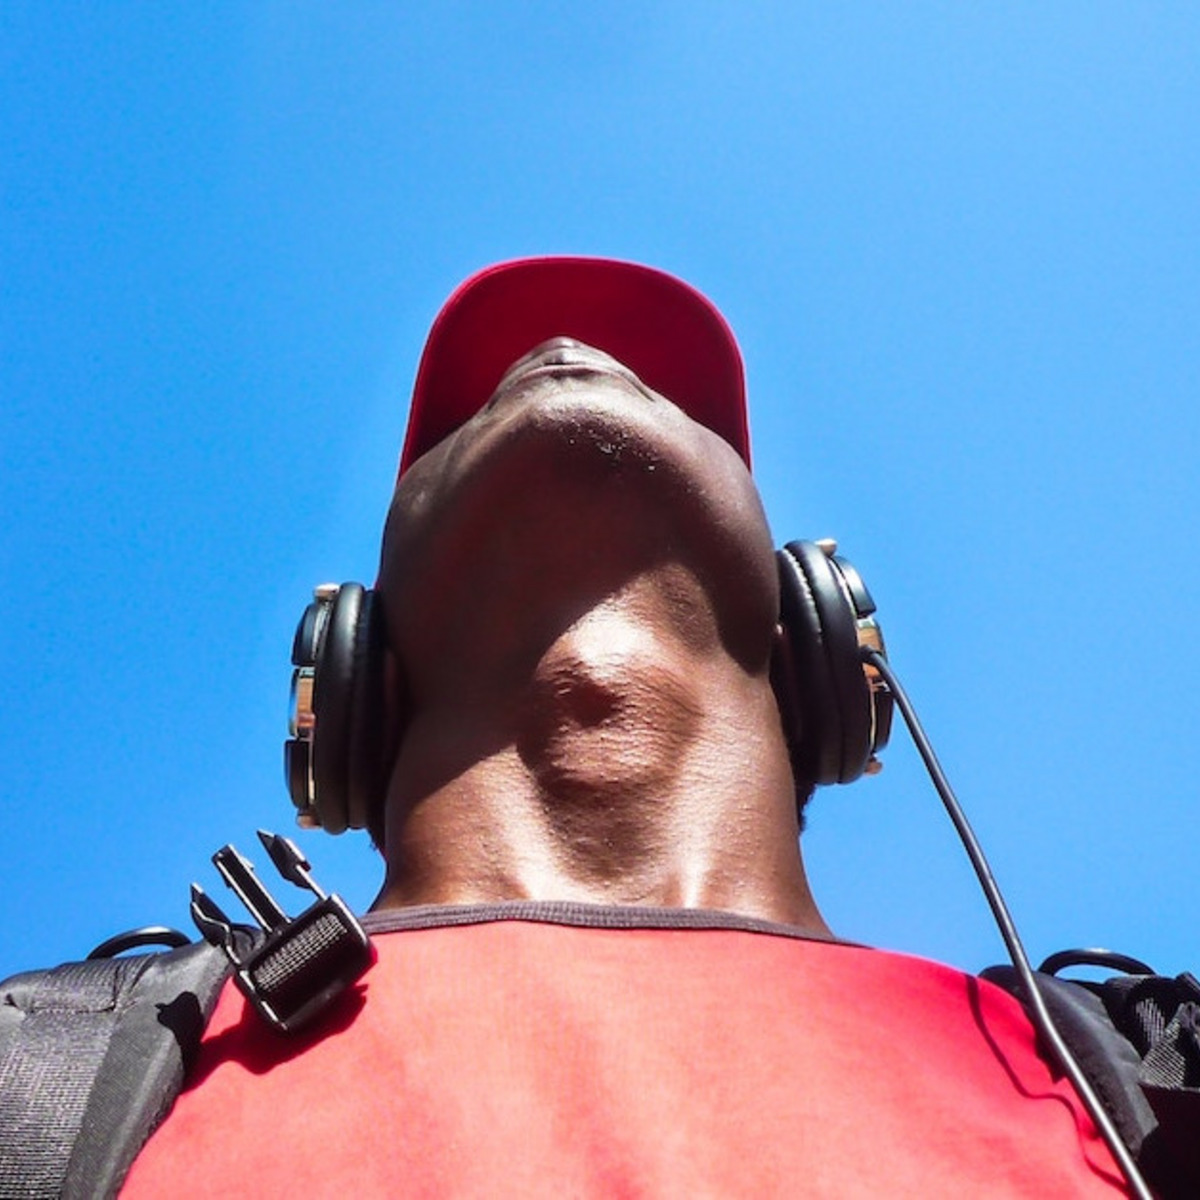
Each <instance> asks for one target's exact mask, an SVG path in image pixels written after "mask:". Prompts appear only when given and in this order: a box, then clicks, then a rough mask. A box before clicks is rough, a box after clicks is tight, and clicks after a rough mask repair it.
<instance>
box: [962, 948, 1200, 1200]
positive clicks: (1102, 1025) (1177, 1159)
mask: <svg viewBox="0 0 1200 1200" xmlns="http://www.w3.org/2000/svg"><path fill="white" fill-rule="evenodd" d="M1047 961H1048V962H1049V961H1050V960H1047ZM1036 974H1037V982H1038V987H1039V990H1040V991H1041V994H1042V998H1043V1000H1044V1001H1045V1003H1046V1007H1047V1008H1048V1009H1049V1010H1050V1014H1051V1016H1052V1017H1053V1018H1054V1023H1055V1025H1056V1026H1057V1028H1058V1031H1059V1033H1060V1034H1061V1035H1062V1038H1063V1040H1064V1041H1065V1042H1066V1043H1067V1045H1068V1046H1069V1047H1070V1049H1071V1052H1072V1053H1073V1054H1074V1056H1075V1058H1076V1060H1077V1061H1078V1062H1079V1065H1080V1067H1081V1068H1082V1069H1083V1072H1084V1074H1086V1075H1087V1077H1088V1079H1089V1080H1090V1081H1091V1084H1092V1086H1093V1087H1094V1088H1095V1089H1096V1092H1097V1094H1098V1095H1099V1097H1100V1100H1101V1102H1102V1103H1103V1105H1104V1107H1105V1108H1106V1109H1107V1110H1108V1112H1109V1114H1110V1116H1111V1117H1112V1118H1113V1121H1114V1122H1115V1123H1116V1126H1117V1130H1118V1132H1119V1133H1120V1135H1121V1138H1122V1140H1123V1141H1124V1142H1125V1145H1126V1146H1128V1147H1129V1150H1130V1152H1131V1153H1132V1154H1133V1156H1134V1159H1135V1160H1136V1162H1137V1164H1138V1166H1139V1167H1140V1168H1141V1170H1142V1171H1143V1173H1144V1174H1145V1176H1146V1179H1147V1180H1148V1181H1149V1182H1150V1184H1151V1185H1153V1187H1154V1189H1155V1191H1156V1192H1157V1193H1158V1194H1159V1195H1161V1196H1162V1197H1164V1198H1169V1200H1174V1198H1176V1197H1179V1198H1183V1197H1194V1196H1196V1195H1200V1154H1198V1153H1197V1145H1196V1143H1197V1138H1196V1130H1197V1128H1200V1089H1198V1088H1197V1087H1196V1086H1195V1083H1196V1079H1195V1075H1194V1068H1189V1070H1188V1071H1185V1070H1184V1068H1183V1067H1182V1066H1179V1065H1178V1064H1179V1063H1180V1062H1182V1061H1183V1059H1184V1055H1185V1054H1186V1052H1187V1039H1188V1032H1189V1030H1193V1031H1194V1030H1195V1029H1196V1028H1197V1027H1198V1024H1197V1022H1196V1016H1197V1014H1200V1006H1197V1005H1195V1004H1193V1003H1192V1001H1191V995H1190V994H1189V992H1190V989H1189V987H1188V985H1187V982H1186V981H1187V980H1190V979H1191V977H1190V976H1187V977H1185V976H1181V977H1180V978H1179V979H1178V980H1176V979H1168V978H1164V977H1163V976H1159V975H1138V976H1135V977H1132V978H1129V979H1125V978H1121V977H1116V978H1113V979H1110V980H1108V981H1106V982H1104V983H1100V984H1097V983H1090V982H1072V981H1069V980H1065V979H1059V978H1057V977H1056V976H1055V975H1052V974H1048V973H1047V972H1046V971H1044V970H1043V971H1038V972H1036ZM981 975H982V977H983V978H984V979H986V980H988V981H989V982H991V983H994V984H997V985H998V986H999V987H1002V988H1003V989H1004V990H1005V991H1007V992H1010V993H1011V994H1012V995H1014V996H1015V997H1016V998H1017V999H1018V1000H1020V1001H1021V1002H1022V1004H1025V998H1024V996H1023V994H1022V988H1021V983H1020V979H1019V977H1018V975H1017V973H1016V971H1015V970H1013V968H1012V967H1008V966H1000V967H988V968H987V969H986V970H985V971H983V972H981ZM1193 982H1194V981H1193ZM1123 1008H1124V1009H1125V1010H1126V1011H1127V1012H1128V1014H1129V1015H1128V1018H1127V1017H1126V1014H1125V1012H1122V1011H1121V1010H1122V1009H1123ZM1135 1011H1136V1013H1137V1014H1138V1016H1139V1018H1140V1019H1141V1022H1142V1027H1141V1028H1139V1029H1135V1028H1134V1027H1133V1025H1132V1017H1133V1014H1134V1012H1135ZM1181 1026H1182V1033H1181ZM1192 1044H1193V1045H1194V1046H1200V1043H1198V1042H1196V1039H1195V1037H1194V1036H1193V1037H1192ZM1181 1046H1182V1047H1183V1049H1182V1050H1180V1049H1179V1047H1181ZM1168 1050H1169V1051H1170V1056H1169V1061H1170V1069H1169V1070H1168V1071H1164V1070H1162V1069H1159V1068H1157V1066H1156V1064H1157V1060H1159V1059H1161V1058H1163V1057H1164V1055H1166V1054H1167V1052H1168ZM1190 1061H1192V1062H1195V1061H1196V1060H1195V1059H1193V1060H1190Z"/></svg>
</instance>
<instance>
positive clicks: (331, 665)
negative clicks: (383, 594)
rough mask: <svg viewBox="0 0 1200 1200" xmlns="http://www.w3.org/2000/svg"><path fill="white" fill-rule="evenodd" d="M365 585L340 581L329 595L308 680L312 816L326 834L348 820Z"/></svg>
mask: <svg viewBox="0 0 1200 1200" xmlns="http://www.w3.org/2000/svg"><path fill="white" fill-rule="evenodd" d="M364 594H365V590H364V588H363V587H362V585H361V584H357V583H345V584H343V585H342V586H341V588H340V589H339V590H338V594H337V595H336V596H335V597H334V600H333V605H332V607H331V608H330V612H329V617H328V619H327V621H326V625H325V633H324V637H323V639H322V644H321V650H320V655H319V660H318V665H317V671H316V678H315V679H314V681H313V714H314V717H315V719H316V730H315V736H314V738H313V748H312V756H313V761H312V769H313V791H314V793H315V797H316V809H317V816H318V817H319V819H320V822H321V826H322V828H323V829H325V830H327V831H328V832H329V833H341V832H342V831H343V830H344V829H345V828H346V825H347V822H348V820H349V816H350V813H349V779H350V756H351V748H352V747H351V743H352V740H353V720H354V669H355V660H356V657H357V654H356V647H357V643H358V636H359V631H358V625H359V617H360V615H361V612H362V605H363V596H364Z"/></svg>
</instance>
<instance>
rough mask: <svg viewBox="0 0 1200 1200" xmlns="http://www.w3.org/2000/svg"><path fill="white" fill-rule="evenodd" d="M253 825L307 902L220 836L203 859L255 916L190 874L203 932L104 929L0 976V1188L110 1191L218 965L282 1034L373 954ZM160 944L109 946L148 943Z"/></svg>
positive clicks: (165, 1095) (350, 919) (285, 845)
mask: <svg viewBox="0 0 1200 1200" xmlns="http://www.w3.org/2000/svg"><path fill="white" fill-rule="evenodd" d="M259 837H260V838H261V839H262V841H263V844H264V846H265V847H266V848H267V851H268V853H269V854H270V855H271V859H272V861H273V862H274V864H275V865H276V867H277V868H278V869H279V870H280V873H281V874H282V875H283V876H284V878H286V879H288V880H289V881H291V882H292V883H295V884H297V885H298V886H300V887H303V888H306V889H307V890H309V891H310V892H313V893H315V895H316V897H317V901H316V903H315V904H313V905H311V906H310V907H309V908H308V909H307V910H305V911H304V912H303V913H301V914H300V916H298V917H296V918H295V919H293V918H290V917H288V915H287V914H286V913H285V912H284V911H283V909H282V908H280V907H279V905H278V904H277V903H276V902H275V900H274V898H273V897H272V896H271V895H270V893H269V892H268V891H267V890H266V888H264V887H263V885H262V884H261V883H260V882H259V881H258V879H257V877H256V876H255V875H254V869H253V866H252V865H251V863H250V862H249V860H247V859H245V858H243V857H242V855H240V854H239V853H238V852H237V850H235V849H234V847H233V846H225V847H223V848H222V849H221V850H219V851H218V852H217V853H216V854H215V855H214V856H213V861H214V863H215V864H216V866H217V869H218V871H220V873H221V875H222V876H223V877H224V878H225V881H226V882H227V883H228V884H229V885H230V887H231V888H232V889H233V890H234V892H235V893H236V894H237V895H238V897H239V898H240V899H241V900H242V901H243V903H244V904H245V905H246V907H247V909H248V910H249V911H250V913H251V915H252V916H253V917H254V919H255V920H256V922H257V923H258V926H259V927H258V928H253V927H251V926H247V925H235V924H234V923H233V922H232V921H230V920H229V918H228V917H227V916H226V915H225V914H224V912H222V911H221V909H220V907H219V906H218V905H217V904H216V903H215V901H213V900H211V899H210V898H209V897H208V896H206V895H205V894H204V892H203V891H202V890H201V889H200V888H199V887H197V886H196V885H195V884H193V885H192V905H191V907H192V916H193V919H194V920H195V921H196V924H197V926H198V927H199V928H200V930H201V932H202V933H203V934H204V936H205V938H206V939H207V940H206V941H203V942H199V943H197V944H190V943H188V939H187V937H186V936H184V935H183V934H182V933H179V932H178V931H176V930H171V929H166V928H164V927H162V926H150V927H147V928H145V929H139V930H132V931H131V932H129V933H127V934H120V935H118V936H117V937H114V938H110V939H109V940H108V941H106V942H104V943H103V944H102V945H100V946H97V947H96V949H95V950H93V951H92V953H91V954H90V955H89V956H88V958H87V960H86V961H84V962H77V963H65V964H63V965H62V966H59V967H52V968H50V969H47V970H41V971H27V972H24V973H23V974H20V975H13V976H12V977H10V978H9V979H6V980H4V981H3V982H0V1129H2V1130H4V1136H3V1137H2V1138H0V1200H18V1198H20V1200H32V1198H34V1197H47V1196H64V1197H68V1198H69V1200H75V1198H79V1200H91V1198H93V1197H97V1196H114V1195H116V1193H117V1191H118V1190H119V1189H120V1187H121V1184H122V1183H123V1182H124V1180H125V1176H126V1174H127V1172H128V1171H129V1168H130V1167H131V1166H132V1165H133V1160H134V1158H136V1157H137V1154H138V1152H139V1151H140V1150H141V1148H142V1147H143V1146H144V1145H145V1144H146V1141H147V1140H148V1139H149V1137H150V1135H151V1134H152V1133H153V1132H154V1131H155V1129H157V1128H158V1126H159V1125H160V1124H161V1123H162V1121H163V1119H164V1118H165V1117H166V1115H167V1113H169V1112H170V1110H171V1106H172V1105H173V1104H174V1102H175V1097H176V1096H177V1095H178V1094H179V1092H180V1089H181V1088H182V1087H183V1082H184V1078H185V1077H186V1075H187V1072H188V1069H189V1067H190V1066H191V1064H192V1062H193V1061H194V1059H195V1056H196V1054H197V1052H198V1051H199V1049H200V1042H201V1039H202V1037H203V1035H204V1030H205V1028H206V1026H207V1025H208V1021H209V1018H210V1017H211V1016H212V1012H213V1009H214V1008H215V1007H216V1003H217V998H218V996H219V995H220V993H221V989H222V987H223V985H224V983H225V980H226V979H227V978H229V976H230V975H232V976H233V978H234V980H235V981H236V982H237V985H238V987H239V988H241V990H242V991H243V992H244V993H245V995H246V996H247V998H248V999H249V1000H250V1002H251V1003H252V1004H253V1006H254V1008H255V1010H256V1011H257V1012H258V1014H259V1016H261V1017H262V1018H263V1020H264V1021H266V1022H267V1024H268V1025H270V1026H271V1028H273V1029H274V1030H275V1031H276V1032H277V1033H280V1034H290V1033H292V1032H294V1031H295V1030H297V1029H300V1028H302V1027H303V1026H305V1025H306V1024H308V1023H309V1022H310V1021H312V1020H314V1019H315V1018H316V1017H317V1016H318V1015H319V1014H320V1013H322V1012H323V1011H324V1010H325V1009H326V1008H327V1007H328V1006H329V1005H330V1004H331V1003H332V1002H333V1001H334V1000H335V999H336V998H337V997H338V996H339V995H340V994H341V992H342V991H343V990H344V989H345V988H346V987H348V986H349V985H350V984H351V983H353V982H354V980H356V979H358V978H359V977H360V976H361V975H362V974H363V972H364V971H366V969H367V968H368V967H369V966H370V965H371V963H372V962H373V961H374V951H373V949H372V947H371V943H370V939H369V938H368V937H367V934H366V932H365V930H364V929H363V927H362V925H361V924H360V923H359V921H358V919H357V918H356V917H355V916H354V915H353V914H352V913H351V912H350V910H349V908H348V907H347V906H346V904H345V903H344V902H343V901H342V899H341V898H340V897H338V896H336V895H327V894H326V893H325V892H323V891H322V890H321V888H320V887H319V886H318V885H317V884H316V882H315V881H314V880H313V878H312V876H311V874H310V873H309V864H308V862H307V861H306V860H305V858H304V856H303V855H302V854H301V853H300V850H299V849H298V848H297V846H296V845H295V843H294V842H292V841H290V840H289V839H288V838H282V837H278V836H277V835H274V834H266V833H263V832H261V831H260V833H259ZM156 943H160V944H166V945H168V946H171V947H174V948H173V949H170V950H169V951H166V952H160V953H154V954H139V955H136V956H132V957H117V956H118V955H120V954H122V953H123V952H124V951H126V950H130V949H136V948H138V947H141V946H145V945H151V944H156Z"/></svg>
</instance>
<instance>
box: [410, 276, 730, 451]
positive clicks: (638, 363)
mask: <svg viewBox="0 0 1200 1200" xmlns="http://www.w3.org/2000/svg"><path fill="white" fill-rule="evenodd" d="M558 336H563V337H571V338H575V339H576V340H578V341H580V342H585V343H586V344H587V345H589V346H592V347H594V348H595V349H597V350H603V351H604V352H605V353H607V354H611V355H612V356H613V358H615V359H617V360H618V361H619V362H621V363H623V364H624V365H625V366H627V367H629V368H630V370H632V371H633V372H634V373H635V374H636V375H638V376H639V378H640V379H641V380H642V382H643V383H645V384H646V385H647V386H649V387H651V388H653V389H654V390H655V391H656V392H660V393H661V394H662V395H664V396H666V397H667V399H668V400H672V401H674V403H676V404H678V405H679V407H680V408H682V409H683V410H684V412H686V413H687V414H688V415H689V416H690V417H691V418H692V419H693V420H696V421H699V422H700V423H701V424H702V425H707V426H708V428H709V429H711V430H713V431H714V432H715V433H718V434H720V435H721V436H722V437H723V438H724V439H725V440H726V441H727V442H728V443H729V444H730V445H731V446H732V447H733V448H734V449H735V450H736V451H737V452H738V453H739V454H740V455H741V456H742V459H743V461H744V462H745V463H746V465H747V466H749V465H750V434H749V429H748V428H747V424H746V386H745V378H744V374H743V371H742V356H741V353H740V351H739V350H738V346H737V342H736V341H735V340H734V336H733V332H732V330H731V329H730V328H729V326H728V324H726V322H725V318H724V317H722V316H721V314H720V313H719V312H718V311H717V309H716V307H715V306H714V305H713V304H712V302H711V301H710V300H708V299H707V298H706V297H704V296H702V295H701V294H700V293H699V292H698V291H696V289H695V288H693V287H690V286H689V285H688V284H686V283H684V282H683V281H682V280H680V279H676V278H675V277H674V276H673V275H668V274H667V273H666V272H665V271H656V270H654V269H653V268H651V267H643V266H640V265H638V264H637V263H630V262H619V261H617V260H615V259H608V258H524V259H517V260H515V261H513V262H504V263H497V264H496V265H495V266H491V267H485V268H484V269H483V270H482V271H480V272H479V273H478V274H477V275H472V276H471V278H470V279H468V280H467V281H466V282H465V283H463V284H461V285H460V286H459V287H458V288H457V289H456V290H455V292H454V293H453V295H451V297H450V299H449V300H447V301H446V303H445V305H443V307H442V310H441V312H439V313H438V315H437V319H436V320H435V321H434V323H433V328H432V329H431V330H430V331H429V338H428V340H427V341H426V343H425V350H424V352H423V353H422V355H421V365H420V366H419V367H418V369H417V382H416V386H415V387H414V388H413V398H412V407H411V408H410V410H409V416H408V432H407V434H406V435H405V438H404V450H403V451H402V452H401V455H400V472H401V474H403V473H404V471H405V470H407V469H408V467H409V466H411V465H412V463H414V462H415V461H416V460H417V459H418V458H420V457H421V455H422V454H424V453H425V451H426V450H430V449H432V448H433V447H434V446H436V445H437V443H438V442H440V441H441V440H442V438H444V437H445V436H446V435H447V434H449V433H452V432H453V431H454V430H455V429H457V428H458V426H460V425H461V424H462V423H463V422H464V421H466V420H468V419H469V418H470V417H472V416H473V415H474V414H475V413H476V412H477V411H478V410H479V409H480V408H482V407H483V405H484V404H485V403H486V402H487V400H488V399H489V398H490V396H491V395H492V392H493V391H494V390H495V388H496V385H497V384H498V383H499V382H500V377H501V376H502V375H503V374H504V372H505V371H506V370H507V369H508V368H509V367H510V366H511V365H512V364H513V363H514V362H515V361H516V360H517V359H518V358H520V357H521V356H522V355H523V354H527V353H528V352H529V351H530V350H532V349H533V348H534V347H535V346H537V345H538V344H539V343H541V342H544V341H546V339H547V338H552V337H558Z"/></svg>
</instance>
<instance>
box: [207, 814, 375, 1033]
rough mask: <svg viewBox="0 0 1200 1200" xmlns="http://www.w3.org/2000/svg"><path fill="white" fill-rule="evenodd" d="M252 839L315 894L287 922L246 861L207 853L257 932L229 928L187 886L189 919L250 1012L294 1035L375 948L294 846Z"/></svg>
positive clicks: (356, 974) (273, 838) (229, 850)
mask: <svg viewBox="0 0 1200 1200" xmlns="http://www.w3.org/2000/svg"><path fill="white" fill-rule="evenodd" d="M258 837H259V840H260V841H261V842H262V844H263V847H264V848H265V849H266V851H267V854H268V855H270V858H271V862H272V863H273V864H274V866H275V869H276V870H277V871H278V872H279V873H280V874H281V875H282V876H283V877H284V879H286V880H288V882H289V883H294V884H295V885H296V886H297V887H301V888H304V889H305V890H307V891H309V892H311V893H312V894H313V895H315V896H316V897H317V900H316V903H315V904H313V905H311V906H310V907H309V908H307V909H305V911H304V912H302V913H301V914H300V915H299V916H298V917H294V918H293V917H289V916H288V915H287V913H285V912H284V911H283V909H282V908H281V907H280V906H279V904H278V903H277V902H276V900H275V898H274V896H272V895H271V893H270V892H268V891H267V889H266V888H265V887H264V886H263V884H262V883H261V881H260V880H259V879H258V876H257V875H255V873H254V864H253V863H252V862H251V861H250V860H249V859H248V858H246V857H245V856H244V855H242V854H240V853H239V852H238V851H237V849H235V848H234V846H233V845H232V844H230V845H226V846H222V847H221V849H220V850H218V851H217V852H216V854H214V855H213V859H212V860H213V863H214V865H215V866H216V868H217V871H218V872H219V873H220V875H221V878H222V879H224V880H225V882H226V884H228V885H229V887H230V888H231V889H232V890H233V892H234V893H235V894H236V895H237V897H238V899H239V900H241V902H242V903H243V904H244V905H245V906H246V909H247V910H248V911H249V913H250V915H251V916H252V917H253V918H254V920H255V922H256V924H257V925H258V927H259V930H261V933H259V932H257V931H255V930H253V929H251V928H249V927H247V926H244V925H235V924H234V923H233V922H232V921H231V920H230V919H229V918H228V917H227V916H226V915H225V913H224V912H223V911H222V910H221V907H220V906H219V905H218V904H217V903H216V901H215V900H213V899H212V898H211V897H210V896H208V895H207V894H206V893H205V892H204V891H203V889H202V888H201V887H200V886H199V884H195V883H193V884H192V897H191V911H192V919H193V920H194V921H195V922H196V927H197V928H198V929H199V930H200V932H201V933H202V934H203V935H204V938H205V940H207V941H208V942H211V943H212V944H213V945H214V946H219V947H220V948H221V949H222V950H224V952H225V954H226V957H228V959H229V961H230V962H231V963H232V964H233V971H234V980H235V981H236V983H237V985H238V987H239V988H241V990H242V992H243V993H244V994H245V996H246V998H247V999H248V1000H249V1001H250V1003H251V1004H252V1005H253V1006H254V1010H255V1012H257V1013H258V1015H259V1016H260V1017H262V1019H263V1020H264V1021H266V1022H267V1024H268V1025H270V1026H271V1028H272V1029H274V1030H276V1031H277V1032H279V1033H294V1032H296V1030H298V1029H301V1028H303V1027H304V1026H305V1025H307V1024H308V1023H309V1022H310V1021H312V1020H313V1018H314V1017H316V1016H317V1015H318V1014H320V1013H322V1012H324V1011H325V1009H326V1008H328V1006H329V1005H330V1004H331V1003H332V1002H333V1001H334V1000H335V999H336V998H337V997H338V996H339V995H340V994H341V993H342V992H343V991H345V989H346V988H348V987H349V986H350V985H351V984H352V983H354V982H355V981H356V980H357V979H359V978H361V976H362V975H363V974H364V973H365V972H366V970H367V969H368V968H369V967H370V966H371V964H372V963H374V961H375V948H374V947H373V946H372V945H371V939H370V938H369V937H368V936H367V932H366V930H365V929H363V927H362V924H361V923H360V922H359V920H358V918H357V917H356V916H355V915H354V914H353V913H352V912H351V911H350V909H349V907H347V905H346V902H345V901H344V900H343V899H342V898H341V897H340V896H338V895H335V894H328V893H326V892H325V891H323V890H322V888H321V887H320V886H319V885H318V884H317V882H316V880H314V879H313V877H312V874H311V871H310V867H309V863H308V860H307V859H306V858H305V857H304V855H303V854H302V853H301V851H300V848H299V847H298V846H297V845H296V843H295V842H293V841H292V840H291V839H290V838H286V837H282V836H280V835H279V834H276V833H267V832H266V831H265V830H262V829H260V830H259V831H258Z"/></svg>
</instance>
